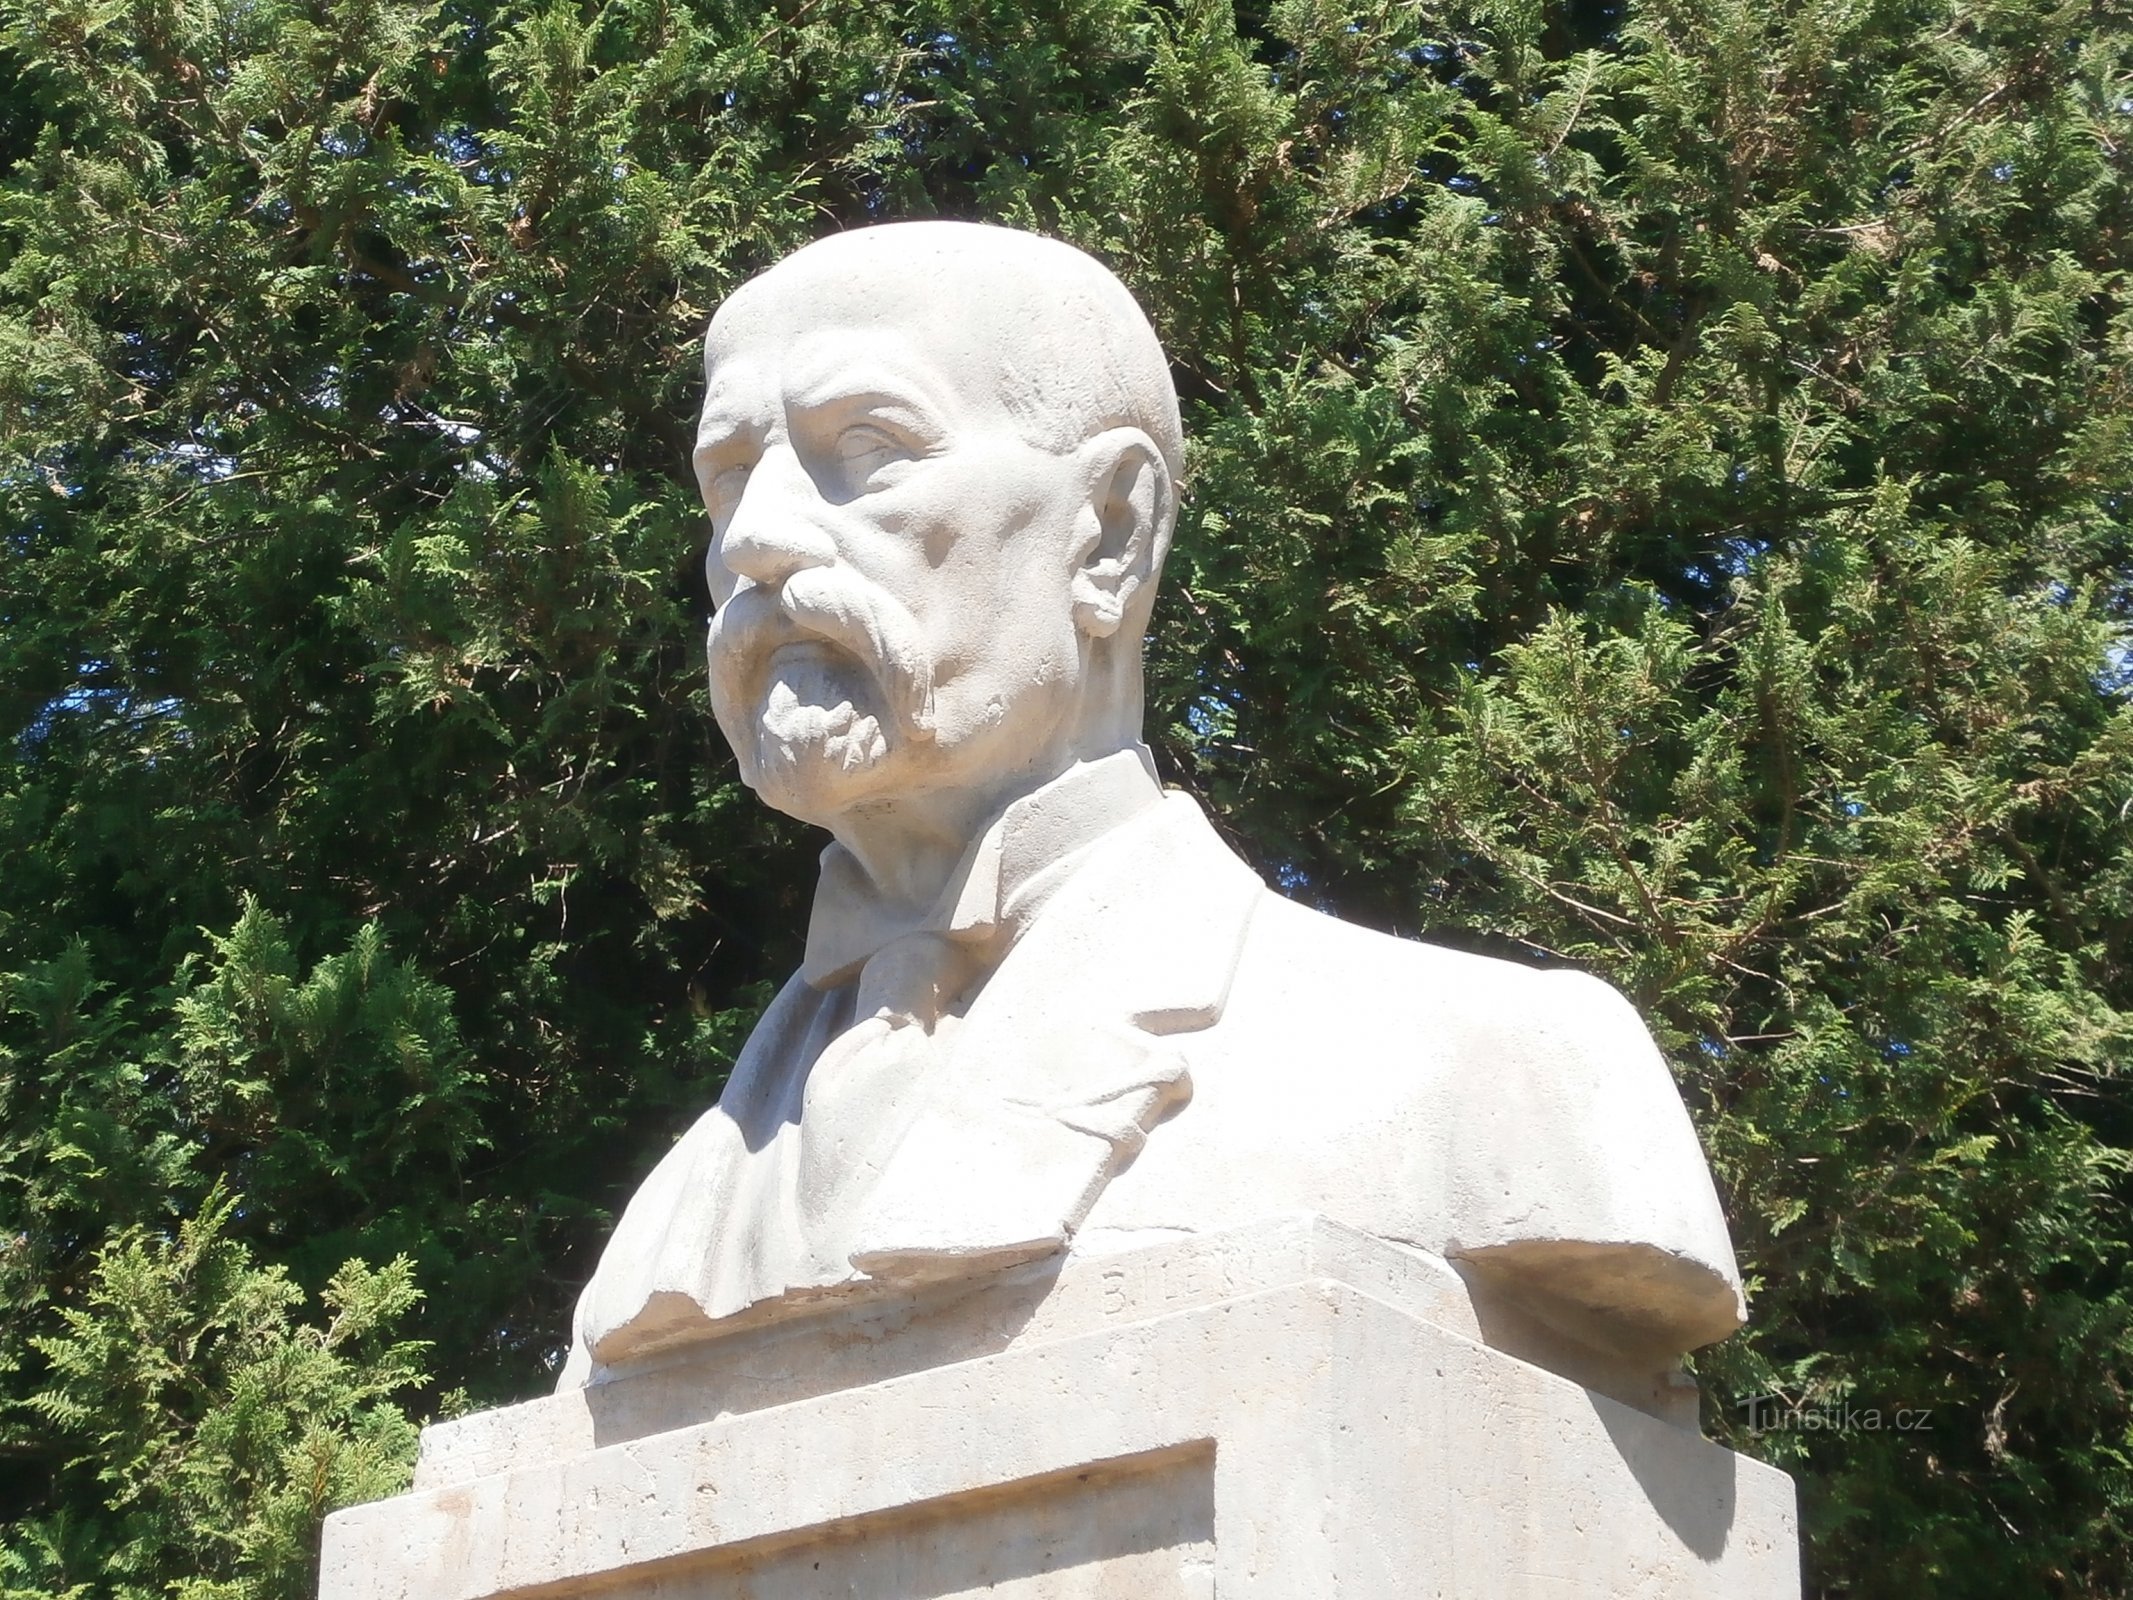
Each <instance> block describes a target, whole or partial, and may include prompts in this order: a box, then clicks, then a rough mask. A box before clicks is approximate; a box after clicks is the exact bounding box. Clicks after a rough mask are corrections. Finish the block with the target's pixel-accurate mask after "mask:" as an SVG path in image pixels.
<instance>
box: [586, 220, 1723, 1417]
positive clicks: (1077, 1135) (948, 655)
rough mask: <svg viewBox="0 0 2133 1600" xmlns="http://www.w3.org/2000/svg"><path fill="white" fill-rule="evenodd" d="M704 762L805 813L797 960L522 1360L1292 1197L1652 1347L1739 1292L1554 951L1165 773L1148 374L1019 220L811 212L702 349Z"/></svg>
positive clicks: (1124, 303) (1161, 532)
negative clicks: (1438, 931)
mask: <svg viewBox="0 0 2133 1600" xmlns="http://www.w3.org/2000/svg"><path fill="white" fill-rule="evenodd" d="M705 378H706V397H705V402H704V410H703V418H702V423H701V427H700V429H699V433H698V448H697V454H696V464H697V469H698V476H699V479H700V481H701V482H702V485H703V490H704V500H705V504H706V506H707V507H708V508H709V510H710V512H711V516H712V528H713V539H712V543H711V548H710V553H709V556H708V568H707V570H708V574H709V579H710V585H711V589H712V592H713V593H714V595H716V596H717V598H718V600H719V602H720V609H719V612H718V614H717V616H716V617H715V618H714V620H713V622H712V625H711V631H710V641H709V655H710V669H711V692H712V704H713V706H714V708H715V710H716V711H717V714H718V719H719V724H720V726H721V728H722V729H723V730H724V731H725V733H726V735H727V737H728V739H729V741H730V742H731V743H732V744H733V746H734V749H735V752H736V755H737V757H738V759H739V762H740V767H741V772H742V775H743V776H744V777H746V778H747V779H748V781H749V782H750V783H752V784H754V785H755V786H756V788H757V789H758V790H759V791H760V792H761V794H762V796H763V797H764V798H765V799H766V800H767V801H769V802H770V803H771V804H773V805H776V806H779V807H782V808H783V809H785V810H787V811H790V812H791V813H792V814H793V815H795V816H798V817H800V818H802V819H804V820H807V821H810V822H814V823H817V824H820V825H821V826H823V827H825V828H827V829H828V830H829V831H830V833H831V834H832V836H833V839H834V842H833V843H832V844H831V845H830V846H829V847H828V849H827V850H826V851H825V852H824V855H823V865H822V877H821V883H820V887H819V888H818V891H817V893H816V897H815V906H814V913H813V918H812V921H811V923H810V926H809V929H808V950H807V960H806V962H805V964H804V965H803V967H802V969H801V971H800V973H799V974H798V975H797V976H795V978H794V979H793V981H792V982H791V983H789V984H787V985H786V987H785V989H784V991H783V992H782V993H781V994H780V995H779V996H778V998H777V1000H776V1002H775V1003H774V1004H773V1005H772V1006H771V1008H770V1011H769V1012H768V1014H767V1015H766V1016H765V1017H764V1018H763V1019H762V1021H761V1023H760V1024H759V1025H758V1027H757V1028H756V1030H755V1033H754V1035H753V1037H752V1038H751V1039H750V1040H749V1042H748V1045H747V1048H746V1049H745V1050H744V1052H743V1053H742V1056H741V1059H740V1061H739V1063H738V1065H737V1067H736V1069H735V1071H734V1073H733V1075H732V1079H731V1082H730V1083H729V1084H728V1086H727V1088H726V1091H725V1093H724V1095H723V1097H722V1098H721V1100H720V1102H719V1104H718V1105H717V1106H715V1107H713V1108H712V1109H711V1110H709V1111H708V1112H707V1113H706V1114H705V1116H704V1117H703V1119H702V1121H701V1122H700V1123H699V1124H698V1125H697V1126H696V1127H695V1128H694V1129H692V1130H691V1131H690V1132H689V1133H688V1135H687V1136H686V1137H684V1138H683V1140H682V1141H681V1143H680V1144H679V1145H678V1146H677V1147H676V1148H675V1150H674V1151H673V1152H672V1154H671V1155H669V1156H668V1158H667V1159H666V1161H665V1162H664V1163H662V1165H661V1166H660V1167H659V1169H658V1170H657V1171H656V1172H655V1173H654V1174H653V1175H652V1177H651V1178H650V1180H649V1181H648V1182H647V1183H646V1184H645V1185H644V1187H643V1189H642V1191H641V1192H640V1193H639V1194H638V1195H637V1197H636V1198H635V1200H634V1201H633V1202H632V1203H631V1205H630V1206H629V1208H628V1210H627V1212H626V1213H625V1214H624V1216H623V1218H622V1219H621V1222H620V1225H619V1226H618V1227H617V1229H616V1232H615V1235H614V1238H613V1240H612V1242H611V1243H610V1244H609V1246H608V1249H607V1252H606V1254H605V1256H604V1258H603V1259H602V1261H601V1263H600V1266H599V1270H598V1272H597V1274H596V1275H595V1277H594V1279H593V1281H592V1283H591V1284H590V1285H589V1286H588V1288H587V1289H586V1292H585V1295H584V1298H583V1300H582V1302H581V1304H580V1306H579V1310H578V1318H577V1323H576V1345H575V1349H574V1351H573V1354H572V1358H571V1361H570V1363H569V1364H568V1366H567V1367H566V1369H565V1372H564V1377H563V1383H564V1386H565V1387H572V1386H576V1385H579V1384H583V1383H585V1382H587V1381H591V1380H596V1379H598V1378H600V1377H603V1376H606V1375H610V1374H613V1373H618V1372H622V1371H626V1370H628V1369H630V1368H632V1367H634V1366H637V1365H640V1364H642V1363H644V1362H646V1361H650V1360H655V1359H658V1358H659V1357H660V1356H661V1354H662V1353H663V1352H664V1351H667V1350H669V1349H672V1348H675V1347H677V1346H680V1345H683V1344H686V1343H688V1342H690V1341H692V1340H696V1339H701V1338H704V1337H707V1336H710V1335H712V1334H713V1333H715V1332H717V1331H718V1330H719V1329H720V1328H721V1326H722V1325H724V1324H726V1323H728V1322H735V1323H740V1324H747V1323H749V1322H752V1321H757V1320H762V1319H765V1318H775V1317H781V1316H786V1315H791V1314H794V1313H795V1312H798V1311H803V1310H804V1309H805V1308H806V1307H807V1306H808V1305H810V1304H813V1303H816V1302H818V1301H820V1300H821V1299H823V1298H824V1297H825V1296H832V1297H833V1296H838V1295H843V1294H846V1293H848V1292H850V1291H851V1290H853V1289H854V1288H862V1287H871V1288H874V1289H877V1290H901V1289H906V1288H910V1287H912V1286H915V1285H920V1284H924V1283H928V1282H935V1281H939V1280H942V1279H947V1278H953V1277H958V1276H969V1275H972V1274H981V1273H985V1272H995V1271H1001V1270H1005V1269H1007V1268H1010V1267H1012V1266H1014V1265H1016V1264H1018V1263H1022V1262H1028V1261H1031V1260H1037V1259H1041V1258H1044V1257H1046V1256H1052V1255H1057V1254H1060V1253H1063V1252H1067V1251H1072V1252H1074V1253H1077V1254H1081V1255H1094V1254H1103V1253H1108V1252H1113V1251H1117V1250H1120V1249H1129V1248H1132V1247H1134V1246H1136V1245H1139V1244H1143V1243H1146V1242H1149V1241H1151V1240H1158V1239H1165V1238H1178V1237H1183V1236H1187V1235H1190V1234H1193V1233H1198V1232H1203V1231H1206V1230H1209V1229H1223V1228H1229V1227H1234V1226H1237V1225H1238V1224H1241V1223H1246V1222H1250V1221H1252V1220H1254V1219H1256V1218H1261V1217H1266V1216H1275V1215H1281V1214H1283V1213H1287V1212H1292V1211H1296V1210H1309V1211H1315V1212H1320V1213H1324V1214H1326V1215H1328V1216H1332V1217H1336V1218H1338V1219H1340V1220H1342V1221H1345V1222H1348V1223H1351V1224H1353V1225H1354V1226H1356V1227H1358V1228H1361V1229H1363V1230H1364V1231H1366V1232H1369V1233H1373V1234H1376V1235H1378V1236H1379V1237H1382V1238H1386V1239H1392V1240H1398V1241H1402V1242H1405V1243H1408V1244H1412V1245H1416V1246H1419V1247H1421V1248H1423V1249H1426V1250H1429V1251H1433V1252H1436V1253H1438V1254H1440V1255H1445V1256H1450V1257H1456V1258H1460V1259H1462V1260H1466V1261H1470V1262H1472V1263H1474V1264H1475V1265H1476V1268H1477V1270H1481V1271H1484V1272H1486V1273H1487V1274H1488V1275H1490V1277H1491V1278H1492V1279H1493V1281H1494V1282H1495V1283H1496V1284H1497V1286H1498V1287H1499V1289H1500V1290H1501V1291H1502V1292H1503V1296H1504V1298H1505V1299H1506V1300H1507V1301H1510V1300H1519V1301H1522V1302H1523V1303H1525V1304H1526V1305H1527V1307H1528V1309H1529V1310H1530V1311H1531V1312H1532V1313H1533V1314H1534V1315H1536V1316H1539V1317H1541V1318H1542V1319H1544V1320H1546V1321H1548V1322H1550V1323H1552V1324H1553V1325H1555V1326H1558V1327H1561V1328H1564V1329H1565V1330H1567V1331H1569V1332H1571V1333H1572V1334H1573V1335H1574V1336H1575V1337H1576V1338H1577V1339H1578V1340H1579V1341H1581V1342H1583V1343H1588V1344H1615V1345H1620V1346H1622V1347H1624V1348H1627V1349H1634V1350H1635V1351H1636V1352H1637V1353H1638V1355H1639V1358H1640V1359H1650V1360H1662V1359H1666V1358H1671V1357H1674V1356H1678V1355H1680V1354H1681V1353H1682V1352H1684V1351H1687V1350H1690V1349H1693V1348H1695V1347H1696V1346H1698V1345H1701V1344H1705V1343H1708V1342H1709V1341H1711V1340H1714V1339H1718V1338H1722V1337H1724V1336H1725V1335H1726V1334H1728V1333H1730V1332H1731V1331H1732V1330H1733V1329H1734V1328H1735V1327H1736V1326H1738V1324H1739V1322H1740V1320H1741V1317H1742V1314H1743V1307H1742V1302H1741V1297H1740V1285H1739V1276H1738V1273H1737V1271H1736V1270H1735V1267H1734V1262H1733V1254H1732V1249H1731V1245H1730V1242H1729V1241H1728V1239H1727V1235H1726V1228H1725V1222H1724V1219H1723V1217H1722V1216H1721V1214H1720V1212H1719V1207H1718V1201H1717V1198H1716V1196H1715V1194H1714V1193H1713V1191H1712V1187H1711V1182H1710V1177H1709V1174H1708V1173H1707V1171H1706V1170H1705V1167H1704V1162H1703V1156H1702V1153H1701V1151H1700V1150H1699V1149H1698V1147H1697V1143H1696V1137H1695V1134H1694V1132H1693V1130H1692V1129H1691V1127H1690V1125H1689V1121H1688V1117H1687V1115H1686V1114H1685V1113H1684V1111H1683V1109H1682V1106H1681V1103H1680V1099H1679V1097H1678V1095H1677V1094H1676V1092H1675V1090H1674V1086H1673V1082H1672V1079H1671V1078H1670V1077H1669V1075H1668V1073H1667V1070H1666V1067H1665V1065H1664V1063H1663V1062H1662V1061H1661V1060H1660V1058H1659V1055H1658V1052H1657V1051H1656V1050H1655V1049H1654V1048H1653V1047H1652V1044H1651V1040H1650V1039H1649V1037H1648V1036H1647V1035H1646V1033H1645V1030H1644V1027H1643V1025H1642V1024H1641V1022H1639V1020H1638V1019H1637V1017H1636V1016H1635V1014H1634V1013H1633V1012H1632V1011H1631V1010H1630V1008H1629V1007H1628V1005H1627V1004H1626V1003H1625V1002H1624V1001H1623V1000H1622V999H1621V997H1620V996H1619V995H1617V994H1615V993H1614V992H1613V991H1612V990H1610V989H1608V988H1607V987H1606V986H1605V985H1604V984H1601V983H1599V982H1597V981H1595V980H1594V979H1591V978H1589V977H1585V976H1582V975H1579V974H1574V973H1559V972H1557V973H1541V972H1534V971H1531V970H1529V969H1527V968H1524V967H1519V966H1515V965H1512V964H1509V963H1506V962H1500V961H1490V960H1485V959H1483V958H1480V957H1476V956H1469V955H1463V954H1460V953H1457V952H1454V951H1450V950H1445V949H1442V948H1438V947H1435V946H1431V945H1426V944H1419V943H1415V942H1412V941H1407V940H1398V939H1390V938H1386V937H1384V936H1382V935H1379V934H1375V933H1371V932H1368V931H1366V930H1363V929H1360V928H1356V927H1352V926H1349V925H1347V924H1343V923H1340V922H1336V921H1334V920H1333V919H1331V918H1328V917H1324V916H1321V915H1319V914H1317V913H1315V912H1312V911H1309V910H1306V909H1304V908H1303V907H1301V906H1298V905H1296V904H1293V903H1291V902H1290V901H1287V900H1285V899H1283V898H1281V897H1280V896H1277V895H1274V894H1271V893H1269V892H1268V891H1267V890H1266V888H1265V887H1264V886H1263V885H1262V884H1261V883H1260V881H1259V880H1258V878H1257V877H1256V876H1255V875H1254V874H1253V873H1252V872H1251V871H1250V870H1249V869H1248V868H1246V867H1245V866H1244V864H1243V863H1242V862H1240V861H1239V860H1238V859H1237V857H1236V856H1235V855H1234V854H1233V853H1232V852H1231V851H1230V850H1229V848H1228V847H1227V846H1226V845H1225V844H1223V843H1222V841H1221V840H1220V839H1219V838H1218V837H1217V835H1216V834H1215V832H1214V830H1213V829H1212V828H1211V827H1210V826H1209V825H1208V822H1207V820H1206V819H1205V818H1204V817H1203V816H1202V815H1201V814H1200V812H1199V809H1198V808H1197V807H1196V806H1195V804H1194V803H1193V802H1192V800H1190V799H1189V798H1187V797H1185V796H1183V795H1180V794H1169V795H1165V794H1164V793H1163V792H1162V790H1161V789H1160V787H1159V786H1158V784H1157V782H1156V780H1155V775H1154V768H1153V766H1152V764H1151V763H1150V761H1149V758H1148V754H1147V752H1146V751H1145V750H1144V749H1142V747H1141V745H1140V743H1139V729H1140V723H1141V676H1140V674H1141V664H1140V643H1141V637H1142V634H1143V632H1144V631H1145V629H1146V626H1147V622H1148V617H1149V609H1150V606H1151V605H1152V603H1153V597H1154V594H1155V587H1156V583H1157V580H1158V578H1159V576H1160V574H1161V569H1162V563H1163V557H1164V553H1165V551H1166V550H1167V548H1168V545H1169V541H1170V535H1171V529H1172V525H1173V522H1174V520H1175V516H1176V503H1177V479H1178V472H1179V463H1180V453H1181V450H1182V436H1181V433H1180V430H1179V424H1178V411H1177V402H1176V398H1175V396H1174V394H1173V393H1172V391H1171V387H1170V378H1169V368H1168V364H1167V362H1166V361H1165V359H1164V356H1163V352H1162V349H1161V347H1160V345H1159V344H1158V343H1157V341H1156V338H1155V334H1154V332H1153V331H1152V330H1151V329H1150V327H1149V325H1148V322H1147V319H1146V318H1145V317H1143V316H1142V315H1141V313H1140V311H1139V309H1138V308H1137V307H1136V306H1135V305H1134V304H1133V301H1132V298H1131V296H1129V295H1128V294H1127V293H1126V291H1125V290H1124V288H1123V287H1121V286H1120V285H1119V283H1118V282H1117V280H1116V279H1114V278H1113V277H1112V276H1111V275H1110V273H1108V272H1107V271H1105V269H1104V268H1102V267H1101V266H1099V265H1098V264H1097V263H1096V262H1094V261H1093V260H1091V259H1090V258H1089V257H1087V256H1085V255H1083V254H1081V253H1080V252H1078V251H1076V250H1072V249H1070V248H1068V247H1067V246H1065V245H1062V244H1058V243H1056V242H1054V241H1051V240H1047V239H1041V238H1037V237H1035V236H1033V235H1029V234H1023V233H1016V232H1012V231H1009V230H1006V229H1000V228H985V227H976V226H971V225H968V224H957V223H912V224H898V225H892V226H887V227H880V228H871V229H866V230H862V231H859V232H856V233H851V234H843V235H838V236H835V237H833V238H829V239H825V240H823V241H821V242H819V243H817V244H814V245H811V246H809V247H808V248H807V249H805V250H802V251H800V252H799V253H797V254H796V255H794V256H792V257H791V258H790V259H788V260H787V261H785V262H783V263H781V264H780V265H779V266H778V267H776V268H775V269H773V270H772V271H771V272H769V273H767V274H765V275H764V276H763V277H761V278H759V279H757V280H756V281H755V282H754V283H751V284H749V285H748V286H746V287H745V288H744V289H743V290H741V292H740V293H738V294H737V295H735V296H734V297H733V299H732V300H730V301H729V302H728V303H727V305H726V306H725V307H724V308H723V309H721V311H720V312H719V314H718V316H717V318H716V319H715V320H714V321H713V323H712V325H711V330H710V333H709V335H708V337H707V339H706V342H705Z"/></svg>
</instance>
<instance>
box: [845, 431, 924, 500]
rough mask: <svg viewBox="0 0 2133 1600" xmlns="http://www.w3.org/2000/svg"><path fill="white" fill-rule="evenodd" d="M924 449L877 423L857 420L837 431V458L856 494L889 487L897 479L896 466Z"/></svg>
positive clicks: (915, 456) (908, 460) (913, 458)
mask: <svg viewBox="0 0 2133 1600" xmlns="http://www.w3.org/2000/svg"><path fill="white" fill-rule="evenodd" d="M921 453H922V452H920V451H918V450H916V449H914V448H913V447H912V446H911V444H910V443H909V442H908V441H906V440H904V439H902V438H900V437H899V436H898V435H896V434H894V433H892V432H890V431H889V430H888V429H887V428H884V427H882V426H880V425H879V424H877V423H872V422H855V423H853V424H852V425H851V426H850V427H848V428H846V429H845V430H844V431H843V432H841V433H839V434H838V435H837V461H838V464H839V466H841V467H842V468H843V471H844V477H845V481H846V483H847V484H849V485H850V486H851V489H852V491H853V492H854V493H855V494H864V493H866V492H867V491H869V490H872V489H886V488H887V487H888V486H889V485H890V484H891V483H893V482H895V481H896V476H897V475H896V473H895V471H894V469H895V468H897V467H899V466H902V465H903V464H905V463H907V462H910V461H912V460H915V459H916V458H917V457H918V456H919V455H920V454H921Z"/></svg>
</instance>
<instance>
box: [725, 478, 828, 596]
mask: <svg viewBox="0 0 2133 1600" xmlns="http://www.w3.org/2000/svg"><path fill="white" fill-rule="evenodd" d="M766 465H767V463H766ZM771 477H772V474H769V473H765V472H764V471H762V470H761V468H758V470H757V471H756V472H755V473H754V474H753V475H752V476H751V478H750V480H749V484H748V487H747V489H746V491H744V492H743V494H742V495H741V503H740V504H739V505H738V506H736V507H734V511H733V520H732V521H731V522H730V523H728V524H727V526H726V531H725V534H724V536H723V537H721V538H720V539H719V541H718V543H717V546H716V554H717V559H718V560H719V562H720V563H721V564H722V565H723V566H725V568H726V569H727V570H728V571H729V572H731V573H732V574H733V575H734V576H735V577H736V578H746V579H747V580H748V581H749V582H751V583H760V584H765V585H768V586H769V587H772V588H775V587H777V586H778V585H779V584H781V583H783V582H784V581H785V580H786V579H787V578H789V577H791V576H792V575H793V574H794V573H795V572H801V571H804V570H805V569H807V568H808V567H826V566H828V565H829V564H830V563H831V562H833V561H835V560H836V559H837V547H836V546H835V545H834V544H833V543H831V541H830V537H829V535H828V534H826V533H824V532H823V531H822V530H821V529H820V528H818V527H816V526H815V525H814V523H813V521H812V519H811V518H809V517H808V516H807V514H806V511H805V509H804V508H803V507H802V506H799V505H795V504H794V503H793V501H794V498H795V497H794V496H791V495H788V494H780V493H777V492H775V491H776V490H777V488H778V485H777V484H776V483H775V482H774V481H766V479H770V478H771Z"/></svg>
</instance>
